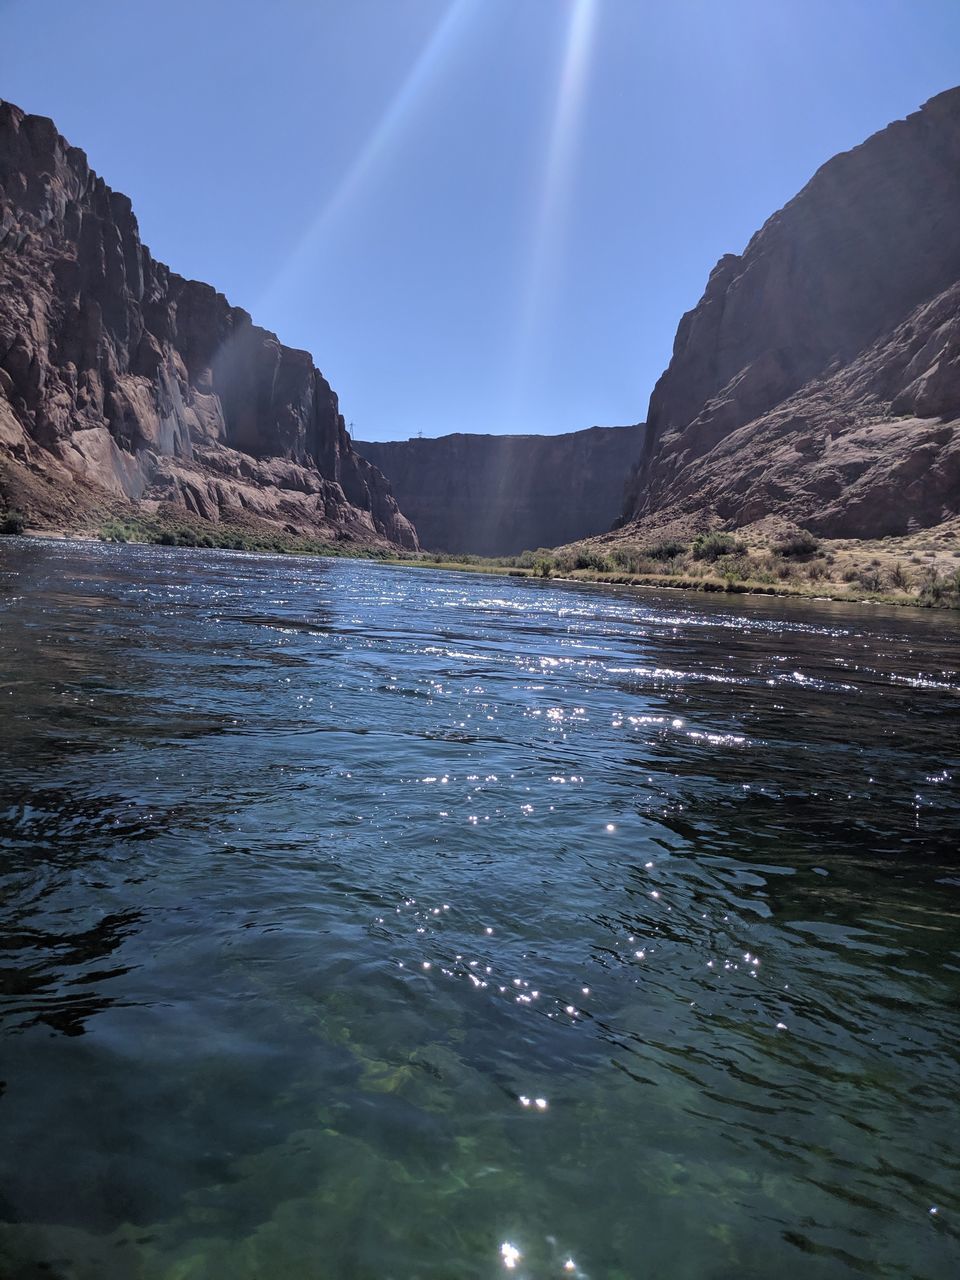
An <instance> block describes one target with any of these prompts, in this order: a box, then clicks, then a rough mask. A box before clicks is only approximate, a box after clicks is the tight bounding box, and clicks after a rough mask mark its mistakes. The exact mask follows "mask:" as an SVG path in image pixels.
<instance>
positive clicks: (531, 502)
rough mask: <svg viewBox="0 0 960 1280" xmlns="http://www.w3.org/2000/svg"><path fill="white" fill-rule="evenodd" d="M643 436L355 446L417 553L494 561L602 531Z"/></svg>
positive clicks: (584, 434) (616, 433)
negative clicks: (394, 503)
mask: <svg viewBox="0 0 960 1280" xmlns="http://www.w3.org/2000/svg"><path fill="white" fill-rule="evenodd" d="M642 434H643V427H642V425H640V426H632V427H591V428H590V429H589V430H587V431H573V432H570V433H568V434H566V435H558V436H482V435H464V434H456V435H449V436H440V437H439V438H438V439H435V440H421V439H416V440H402V441H396V442H388V443H374V442H372V441H362V440H357V441H355V442H354V445H355V448H356V449H357V450H358V451H359V452H360V453H362V454H363V455H364V457H366V458H369V460H370V461H371V462H373V463H375V464H376V466H377V467H379V468H380V470H381V471H383V473H384V474H385V475H386V476H387V477H388V478H389V480H390V483H391V485H392V486H393V491H394V493H395V494H396V495H397V500H398V502H399V503H400V506H401V507H402V508H403V510H404V511H405V512H406V513H407V515H408V516H409V517H410V519H411V520H413V522H414V524H415V525H416V527H417V532H418V534H419V535H420V541H421V543H422V544H423V546H424V547H427V548H429V549H431V550H440V551H450V552H472V553H474V554H476V555H487V556H501V555H513V554H516V553H517V552H520V551H525V550H528V549H529V550H533V549H535V548H537V547H552V546H556V545H557V544H558V543H561V542H572V541H574V540H575V539H577V538H584V537H588V536H590V535H591V534H595V533H601V532H603V531H604V530H606V529H609V527H610V525H611V524H612V523H613V521H614V520H615V519H616V517H617V515H618V514H619V512H620V510H621V508H622V506H623V482H624V477H625V476H626V475H627V474H628V472H629V470H630V467H631V466H632V464H633V463H634V462H635V461H636V459H637V458H638V456H639V453H640V448H641V441H642Z"/></svg>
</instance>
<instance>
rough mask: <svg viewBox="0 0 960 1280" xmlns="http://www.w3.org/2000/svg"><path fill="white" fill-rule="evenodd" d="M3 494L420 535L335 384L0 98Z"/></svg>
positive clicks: (38, 501)
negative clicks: (349, 421) (168, 251)
mask: <svg viewBox="0 0 960 1280" xmlns="http://www.w3.org/2000/svg"><path fill="white" fill-rule="evenodd" d="M0 500H2V502H5V504H6V505H8V506H17V507H19V508H20V509H22V510H23V511H24V512H25V513H26V515H27V517H28V520H29V522H30V523H32V524H34V525H41V526H42V525H44V524H47V525H52V526H57V525H60V526H64V527H71V526H76V525H77V523H78V522H82V521H83V520H84V519H89V518H92V517H95V516H96V515H98V514H101V513H105V512H108V511H110V512H116V511H117V510H125V509H127V508H129V507H136V508H140V509H143V508H145V509H147V510H156V509H158V508H159V507H160V506H162V505H168V506H170V507H172V508H174V509H177V510H181V511H183V512H189V513H191V514H192V515H194V516H197V517H201V518H203V519H205V520H210V521H219V520H227V519H232V520H237V521H241V522H251V521H253V522H265V523H267V524H269V525H277V526H280V527H283V528H284V529H286V530H288V531H290V532H296V533H299V534H303V535H310V536H315V537H338V538H346V539H351V540H355V541H358V542H363V543H394V544H399V545H402V546H405V547H415V546H416V534H415V532H414V529H413V526H412V525H411V524H410V522H409V521H408V520H407V519H406V517H405V516H404V515H403V514H401V512H400V509H399V508H398V506H397V503H396V500H395V498H394V497H393V495H392V493H391V491H390V487H389V485H388V483H387V482H386V480H385V479H384V477H383V475H382V474H381V473H380V472H379V471H378V470H377V468H376V467H374V466H372V465H371V464H370V463H369V462H368V461H367V460H366V459H365V458H363V457H361V456H360V455H359V454H358V453H357V452H356V451H355V450H354V449H353V447H352V445H351V443H350V439H349V436H348V434H347V432H346V430H345V427H344V422H343V418H342V416H341V414H340V411H339V407H338V403H337V397H336V396H335V394H334V393H333V391H332V390H331V388H330V385H329V384H328V383H327V382H326V380H325V379H324V378H323V376H322V375H321V374H320V372H319V371H318V370H317V369H316V367H315V366H314V363H313V361H312V359H311V357H310V356H309V355H308V354H307V352H305V351H296V350H292V349H291V348H289V347H286V346H284V345H283V344H282V343H281V342H280V341H279V340H278V339H277V337H276V336H275V335H274V334H272V333H269V332H267V331H266V330H265V329H261V328H258V327H257V326H256V325H254V324H253V322H252V321H251V318H250V316H249V315H247V313H246V312H245V311H242V310H241V309H240V308H238V307H232V306H231V305H230V304H229V303H228V302H227V300H226V298H224V297H223V296H222V295H221V294H219V293H217V292H216V290H215V289H213V288H212V287H211V286H210V285H207V284H202V283H199V282H198V281H195V280H185V279H184V278H183V277H181V276H179V275H177V274H176V273H175V272H173V271H171V270H170V269H169V268H168V267H166V266H164V265H163V264H162V263H159V262H156V261H155V260H154V259H153V258H152V256H151V254H150V252H149V251H148V249H147V248H146V247H145V246H144V245H143V243H142V242H141V240H140V234H139V230H138V226H137V220H136V218H135V217H134V214H133V210H132V208H131V204H130V201H129V200H128V199H127V197H126V196H124V195H121V194H120V193H118V192H115V191H112V190H111V189H110V188H109V187H108V186H107V185H106V183H105V182H104V181H103V179H102V178H100V177H98V176H97V175H96V174H95V173H94V172H93V171H92V170H91V169H90V167H89V165H88V163H87V160H86V157H85V156H84V154H83V152H82V151H79V150H77V149H76V148H75V147H71V146H69V145H68V144H67V142H66V141H65V140H64V139H63V138H62V137H61V136H60V134H59V133H58V132H57V129H56V127H55V126H54V124H53V122H52V121H50V120H48V119H45V118H43V117H40V116H31V115H26V114H24V112H22V111H21V110H19V109H18V108H17V107H15V106H13V105H12V104H10V103H0Z"/></svg>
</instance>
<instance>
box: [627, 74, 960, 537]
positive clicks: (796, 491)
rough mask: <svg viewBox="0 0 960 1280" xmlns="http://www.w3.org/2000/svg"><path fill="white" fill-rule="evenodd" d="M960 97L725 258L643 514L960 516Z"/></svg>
mask: <svg viewBox="0 0 960 1280" xmlns="http://www.w3.org/2000/svg"><path fill="white" fill-rule="evenodd" d="M958 215H960V89H953V90H950V91H949V92H947V93H943V94H940V95H939V96H938V97H936V98H933V99H931V101H930V102H928V103H927V104H926V105H925V106H924V107H923V108H922V110H920V111H918V112H916V113H914V114H913V115H911V116H909V117H908V118H907V119H906V120H902V121H898V122H897V123H895V124H892V125H890V126H889V127H888V128H886V129H884V130H882V131H881V132H880V133H877V134H875V135H874V136H873V137H872V138H870V139H868V140H867V141H866V142H865V143H863V144H862V145H861V146H859V147H856V148H855V149H854V150H853V151H849V152H846V153H844V154H842V155H839V156H836V157H834V159H832V160H830V161H829V162H828V163H827V164H825V165H824V166H823V167H822V168H821V169H820V170H819V172H818V173H817V174H816V175H815V176H814V177H813V179H812V180H811V181H810V182H809V183H808V184H807V186H806V187H804V189H803V190H802V191H801V192H800V194H799V195H797V196H796V197H795V198H794V199H793V200H791V201H790V203H789V204H788V205H787V206H786V207H785V208H784V209H782V210H780V212H779V213H776V214H774V215H773V217H772V218H770V219H769V220H768V221H767V222H766V223H765V225H764V226H763V228H762V229H761V230H760V231H758V232H757V234H756V235H755V236H754V237H753V239H752V240H751V241H750V244H749V245H748V246H747V248H746V250H745V251H744V253H743V254H742V255H739V256H738V255H735V254H728V255H727V256H726V257H724V258H722V259H721V260H720V262H719V263H718V264H717V266H716V267H715V268H714V271H713V273H712V274H711V276H710V279H709V281H708V283H707V287H706V291H705V292H704V295H703V297H702V298H701V300H700V302H699V303H698V304H697V306H696V307H695V308H694V310H693V311H691V312H688V313H687V314H686V315H685V316H684V317H683V319H682V320H681V322H680V327H679V329H678V331H677V337H676V341H675V343H674V351H673V357H672V359H671V361H670V364H669V367H668V368H667V370H666V372H665V373H664V374H663V376H662V377H661V379H660V381H659V382H658V383H657V386H656V388H655V390H654V393H653V396H652V398H651V401H650V412H649V415H648V436H647V442H646V449H645V456H644V460H643V463H642V465H641V467H640V468H639V470H638V471H637V472H636V474H635V475H634V478H633V481H632V484H631V486H630V488H629V490H628V504H627V509H626V511H627V516H628V517H632V518H637V519H640V520H641V521H643V522H645V523H656V522H662V521H663V520H664V519H666V518H672V517H674V516H677V515H681V514H684V513H694V512H696V513H698V514H700V515H701V516H703V515H706V516H708V517H717V518H719V519H720V520H722V521H724V522H726V523H730V524H745V523H748V522H750V521H753V520H755V519H758V518H760V517H761V516H764V515H767V514H771V513H775V514H783V515H787V516H790V517H791V518H793V519H795V520H797V521H798V522H799V523H802V524H806V525H808V526H809V527H810V528H812V529H815V530H817V531H819V532H821V533H824V534H837V535H846V536H862V537H870V536H876V535H882V534H885V533H897V532H903V531H905V530H906V529H907V528H909V527H916V526H918V525H923V526H925V525H931V524H936V523H938V522H939V521H941V520H943V519H946V518H948V517H949V516H952V515H955V514H957V512H958V511H960V423H958V422H957V420H958V419H960V286H958V281H960V216H958Z"/></svg>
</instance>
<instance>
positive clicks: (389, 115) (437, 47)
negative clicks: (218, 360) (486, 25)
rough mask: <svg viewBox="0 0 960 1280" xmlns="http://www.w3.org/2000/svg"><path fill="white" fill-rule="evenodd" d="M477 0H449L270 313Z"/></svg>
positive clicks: (317, 219) (277, 290)
mask: <svg viewBox="0 0 960 1280" xmlns="http://www.w3.org/2000/svg"><path fill="white" fill-rule="evenodd" d="M478 5H479V0H451V3H450V4H449V6H448V8H447V10H446V12H445V13H444V15H443V17H442V18H441V19H440V21H439V23H438V24H437V26H436V27H435V29H434V31H433V34H432V35H431V36H430V38H429V39H428V40H427V43H426V44H425V45H424V47H423V49H422V50H421V52H420V54H419V55H418V57H417V59H416V61H415V62H414V63H413V66H412V67H411V68H410V70H409V72H408V73H407V76H406V77H405V79H404V81H403V83H402V84H401V86H400V88H399V89H398V90H397V92H396V94H395V95H394V97H393V98H392V99H391V101H390V103H389V104H388V106H387V107H386V109H385V110H384V112H383V114H382V116H381V117H380V119H379V120H378V121H377V124H376V126H375V127H374V128H373V129H372V130H371V132H370V134H369V135H368V137H367V139H366V141H365V142H364V144H363V146H362V147H361V148H360V150H359V151H358V153H357V155H356V158H355V159H354V161H353V163H352V164H351V165H350V166H349V168H348V169H347V170H346V171H345V172H344V174H343V176H342V177H341V179H340V181H339V183H338V184H337V186H336V187H335V189H334V190H333V191H332V193H331V194H330V196H329V198H328V199H327V201H326V203H325V204H324V205H323V206H322V207H321V208H320V209H319V210H318V212H317V214H316V215H315V216H314V218H313V219H312V221H311V222H309V223H308V225H307V226H306V228H305V229H304V231H303V232H302V234H301V236H300V238H299V239H298V240H297V242H296V243H295V244H294V246H293V248H292V249H291V250H290V252H289V253H288V254H287V256H286V258H285V260H284V262H283V264H282V266H281V267H280V269H279V270H278V271H277V273H276V275H275V276H274V278H273V280H272V281H271V283H270V285H269V287H268V288H267V289H266V291H265V292H264V294H263V295H262V297H261V298H260V300H259V307H260V308H264V309H268V308H269V307H270V304H271V303H275V302H276V301H277V299H278V298H280V297H281V296H282V295H283V293H284V291H285V289H286V288H287V286H288V285H289V284H290V283H291V282H292V281H294V280H295V279H296V278H297V277H298V276H299V275H300V273H301V271H302V268H303V267H304V265H305V264H306V263H307V262H309V261H310V259H311V258H312V257H313V255H314V254H315V253H316V251H317V249H318V248H319V247H320V245H321V244H322V242H323V240H324V238H325V237H326V236H327V235H329V233H330V232H331V230H332V228H333V227H334V225H335V223H336V221H337V220H338V219H339V218H340V217H341V216H342V215H343V213H344V212H345V211H346V210H347V209H348V208H349V206H350V205H351V203H352V202H353V201H354V200H355V198H356V196H357V194H358V192H359V191H360V190H361V188H362V187H363V185H364V183H366V182H367V181H369V179H370V177H371V175H372V174H373V173H374V172H375V170H376V168H377V165H378V164H379V162H380V161H381V160H382V159H383V157H384V156H385V154H386V153H387V151H388V150H389V148H390V147H391V146H392V145H393V144H394V143H395V142H396V140H397V138H398V136H399V135H400V132H401V130H402V128H403V126H404V124H405V123H406V121H407V120H408V119H409V117H410V115H411V114H412V112H413V111H414V109H415V107H416V105H417V103H418V102H419V100H420V99H421V98H422V96H423V94H424V92H425V91H426V89H427V87H428V86H429V83H430V80H431V78H432V76H433V74H434V72H435V71H436V70H437V68H438V67H439V66H440V65H442V63H443V62H444V60H445V59H446V58H447V56H448V55H449V53H450V52H451V50H452V49H453V48H454V46H455V45H456V43H457V41H458V40H459V38H460V35H461V33H462V31H463V30H464V28H465V27H466V26H467V24H468V21H469V18H470V15H471V11H472V10H474V9H476V8H477V7H478Z"/></svg>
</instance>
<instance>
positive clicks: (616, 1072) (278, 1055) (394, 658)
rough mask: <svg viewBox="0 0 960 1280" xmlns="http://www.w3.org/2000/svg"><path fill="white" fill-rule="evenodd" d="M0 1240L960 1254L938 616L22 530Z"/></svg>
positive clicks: (957, 946) (6, 894)
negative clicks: (51, 538)
mask: <svg viewBox="0 0 960 1280" xmlns="http://www.w3.org/2000/svg"><path fill="white" fill-rule="evenodd" d="M0 608H2V631H0V660H2V673H3V679H4V687H3V692H2V697H3V700H4V704H5V705H4V730H3V739H2V754H3V761H2V763H3V769H2V775H0V885H2V906H0V928H2V934H0V941H2V946H3V953H2V956H0V984H2V985H0V991H2V1010H3V1020H2V1024H0V1031H2V1039H0V1048H2V1053H3V1068H2V1076H3V1079H4V1082H5V1086H4V1092H3V1096H2V1097H0V1117H2V1120H3V1133H4V1142H3V1145H2V1151H0V1275H2V1276H3V1277H4V1278H5V1280H8V1278H11V1277H12V1278H15V1280H36V1278H37V1277H40V1276H46V1277H50V1276H54V1277H64V1278H66V1277H70V1278H71V1280H74V1278H80V1280H88V1278H89V1280H94V1278H96V1280H102V1278H107V1280H109V1278H111V1277H116V1278H117V1280H121V1278H122V1280H128V1278H130V1277H142V1278H143V1280H175V1278H176V1280H188V1278H190V1280H194V1278H195V1280H200V1278H201V1277H202V1278H203V1280H221V1278H222V1280H228V1278H229V1280H247V1278H249V1280H253V1278H255V1277H256V1278H257V1280H265V1278H267V1277H269V1278H270V1280H288V1278H289V1280H300V1278H301V1277H311V1278H312V1277H337V1278H340V1277H357V1278H363V1280H366V1278H367V1277H370V1278H371V1280H372V1278H373V1277H391V1276H392V1277H397V1278H400V1277H423V1278H430V1280H434V1278H439V1277H451V1280H452V1278H453V1277H457V1278H458V1280H462V1278H463V1277H472V1276H477V1277H487V1276H496V1275H504V1274H505V1273H506V1272H510V1273H512V1274H513V1275H516V1276H518V1277H521V1276H522V1277H528V1278H529V1280H533V1278H535V1277H550V1276H563V1275H576V1276H583V1277H592V1278H593V1280H600V1278H601V1277H606V1278H609V1280H626V1278H627V1277H630V1278H631V1280H632V1278H634V1277H663V1278H664V1280H666V1278H669V1280H686V1278H689V1280H732V1278H733V1277H738V1278H740V1280H759V1278H760V1277H766V1276H769V1275H770V1274H771V1273H772V1272H774V1271H776V1272H778V1273H779V1274H781V1275H785V1276H804V1277H807V1276H811V1277H841V1276H842V1277H848V1276H878V1277H887V1276H890V1277H921V1278H923V1280H940V1278H941V1277H942V1278H944V1280H946V1277H953V1276H954V1275H956V1274H957V1273H958V1254H960V1196H958V1190H957V1188H958V1185H960V1180H958V1174H960V1156H958V1137H960V1134H958V1122H957V1115H958V1095H960V1072H958V1057H960V1050H958V1044H960V1036H958V1032H960V1001H958V995H960V927H958V926H960V902H958V898H960V895H958V889H960V867H958V859H957V852H956V850H957V843H958V840H957V837H958V829H960V824H958V817H960V796H958V788H957V782H956V779H957V769H958V761H957V755H958V738H960V735H958V729H957V726H958V723H960V718H958V711H960V678H958V675H957V653H958V648H957V631H956V622H955V620H952V619H950V618H948V617H947V616H945V615H916V614H907V613H903V612H883V611H877V610H871V609H867V608H861V609H857V610H850V609H845V610H844V609H840V608H839V607H836V606H830V605H822V606H813V605H805V606H803V607H798V606H796V605H794V604H792V603H790V602H776V601H758V602H744V601H742V600H739V601H732V602H731V601H726V600H723V601H713V600H706V599H705V598H703V597H700V598H696V597H690V596H684V595H680V594H670V593H668V594H665V595H663V596H656V595H643V596H637V595H630V594H627V593H622V594H616V593H614V592H610V591H599V590H593V589H588V588H583V589H574V588H570V587H557V586H553V585H550V584H545V583H538V582H532V581H527V580H516V581H512V580H507V579H487V578H483V577H474V576H460V575H452V574H440V573H433V572H427V571H420V570H405V569H397V568H386V567H381V566H377V565H374V564H368V563H360V562H347V561H329V562H324V561H317V560H308V559H293V558H291V559H282V560H281V559H266V558H258V557H252V556H244V555H237V554H233V555H231V554H228V553H217V552H172V551H167V550H165V549H153V548H135V547H125V548H117V547H108V546H99V545H94V546H88V545H78V544H63V543H57V544H48V545H42V544H39V543H30V542H23V541H18V540H4V542H3V545H2V547H0Z"/></svg>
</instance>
